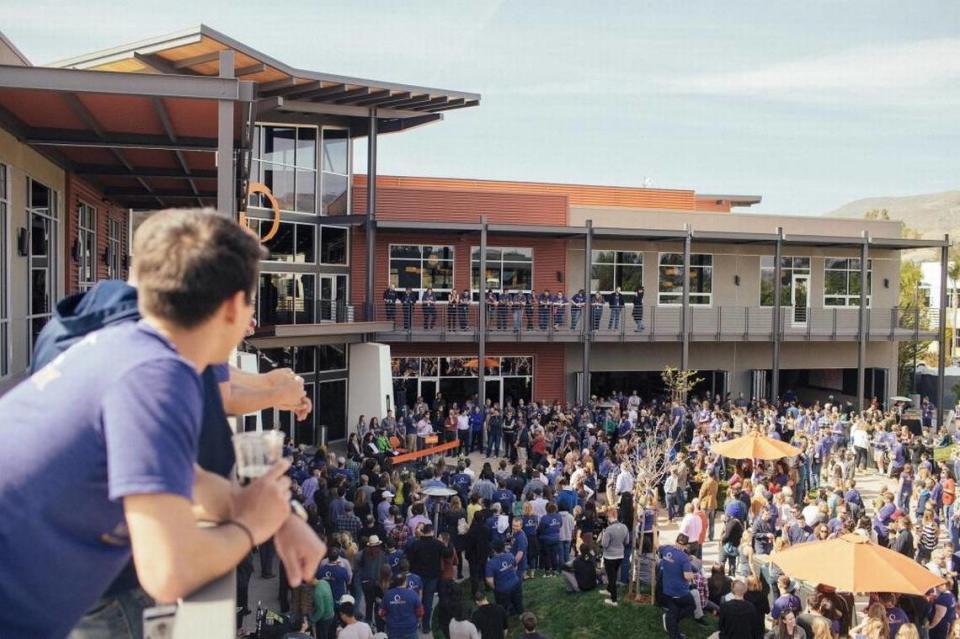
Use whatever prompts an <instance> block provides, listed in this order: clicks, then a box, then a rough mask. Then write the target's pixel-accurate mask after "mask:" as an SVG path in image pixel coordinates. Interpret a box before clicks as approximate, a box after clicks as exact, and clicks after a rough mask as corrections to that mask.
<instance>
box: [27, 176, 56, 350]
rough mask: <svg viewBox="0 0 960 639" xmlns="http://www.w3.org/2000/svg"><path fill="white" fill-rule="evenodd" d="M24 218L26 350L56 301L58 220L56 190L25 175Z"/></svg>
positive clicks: (32, 342)
mask: <svg viewBox="0 0 960 639" xmlns="http://www.w3.org/2000/svg"><path fill="white" fill-rule="evenodd" d="M27 219H28V221H29V224H30V231H29V233H30V238H29V242H28V244H27V248H28V255H27V263H28V268H29V269H30V274H29V279H28V280H27V290H28V293H27V302H28V308H27V323H28V325H29V327H30V342H29V344H28V345H27V346H28V352H33V345H34V343H35V341H36V338H37V335H39V334H40V330H41V329H42V328H43V326H44V324H46V323H47V321H48V320H49V319H50V317H51V315H52V314H53V308H54V306H55V305H56V303H57V276H58V267H59V263H60V262H59V259H58V255H59V250H58V247H59V242H58V238H59V222H58V218H57V193H56V191H54V190H53V189H51V188H50V187H47V186H44V185H43V184H41V183H40V182H37V181H35V180H32V179H30V178H27Z"/></svg>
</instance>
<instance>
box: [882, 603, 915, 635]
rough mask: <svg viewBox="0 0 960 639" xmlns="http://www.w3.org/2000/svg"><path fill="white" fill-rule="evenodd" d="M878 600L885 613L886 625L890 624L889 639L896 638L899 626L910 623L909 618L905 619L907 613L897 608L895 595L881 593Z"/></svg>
mask: <svg viewBox="0 0 960 639" xmlns="http://www.w3.org/2000/svg"><path fill="white" fill-rule="evenodd" d="M879 598H880V603H881V604H883V607H884V608H885V609H886V611H887V623H888V624H890V637H896V636H897V632H898V631H899V630H900V626H902V625H903V624H905V623H910V618H909V617H907V613H905V612H904V611H903V609H901V608H899V607H897V599H896V596H895V595H892V594H890V593H889V592H882V593H880V597H879Z"/></svg>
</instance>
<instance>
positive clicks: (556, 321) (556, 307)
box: [552, 291, 567, 330]
mask: <svg viewBox="0 0 960 639" xmlns="http://www.w3.org/2000/svg"><path fill="white" fill-rule="evenodd" d="M552 303H553V329H554V330H557V329H559V328H560V327H561V326H563V314H564V309H565V308H566V306H567V296H566V295H564V293H563V291H557V292H556V293H555V294H554V296H553V299H552Z"/></svg>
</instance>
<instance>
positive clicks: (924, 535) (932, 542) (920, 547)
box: [917, 503, 940, 564]
mask: <svg viewBox="0 0 960 639" xmlns="http://www.w3.org/2000/svg"><path fill="white" fill-rule="evenodd" d="M939 539H940V524H938V523H937V519H936V516H935V514H934V506H933V504H932V503H931V504H929V506H924V509H923V519H921V520H920V534H919V536H918V538H917V563H921V564H925V563H927V562H928V561H930V555H931V553H933V550H934V549H935V548H936V547H937V542H938V541H939Z"/></svg>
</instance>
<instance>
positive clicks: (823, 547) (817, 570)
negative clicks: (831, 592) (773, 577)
mask: <svg viewBox="0 0 960 639" xmlns="http://www.w3.org/2000/svg"><path fill="white" fill-rule="evenodd" d="M770 561H772V562H773V563H775V564H777V565H778V566H780V568H781V569H782V570H783V572H784V573H786V574H787V575H789V576H790V577H792V578H794V579H800V580H802V581H809V582H813V583H820V584H826V585H828V586H833V587H834V588H836V589H837V590H839V591H842V592H853V593H857V592H896V593H906V594H912V595H922V594H924V593H926V592H927V591H928V590H930V589H931V588H933V587H935V586H939V585H940V584H942V583H943V582H944V580H943V579H942V578H941V577H938V576H936V575H935V574H933V573H932V572H930V571H929V570H927V569H926V568H924V567H923V566H921V565H920V564H918V563H917V562H915V561H913V560H912V559H911V558H909V557H907V556H905V555H901V554H900V553H898V552H896V551H893V550H890V549H889V548H884V547H883V546H879V545H877V544H875V543H873V542H871V541H870V540H869V539H867V538H866V537H864V536H863V535H858V534H856V533H850V534H847V535H843V536H842V537H838V538H836V539H828V540H826V541H813V542H810V543H805V544H799V545H796V546H793V547H791V548H788V549H786V550H781V551H780V552H777V553H774V554H773V555H771V556H770Z"/></svg>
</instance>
